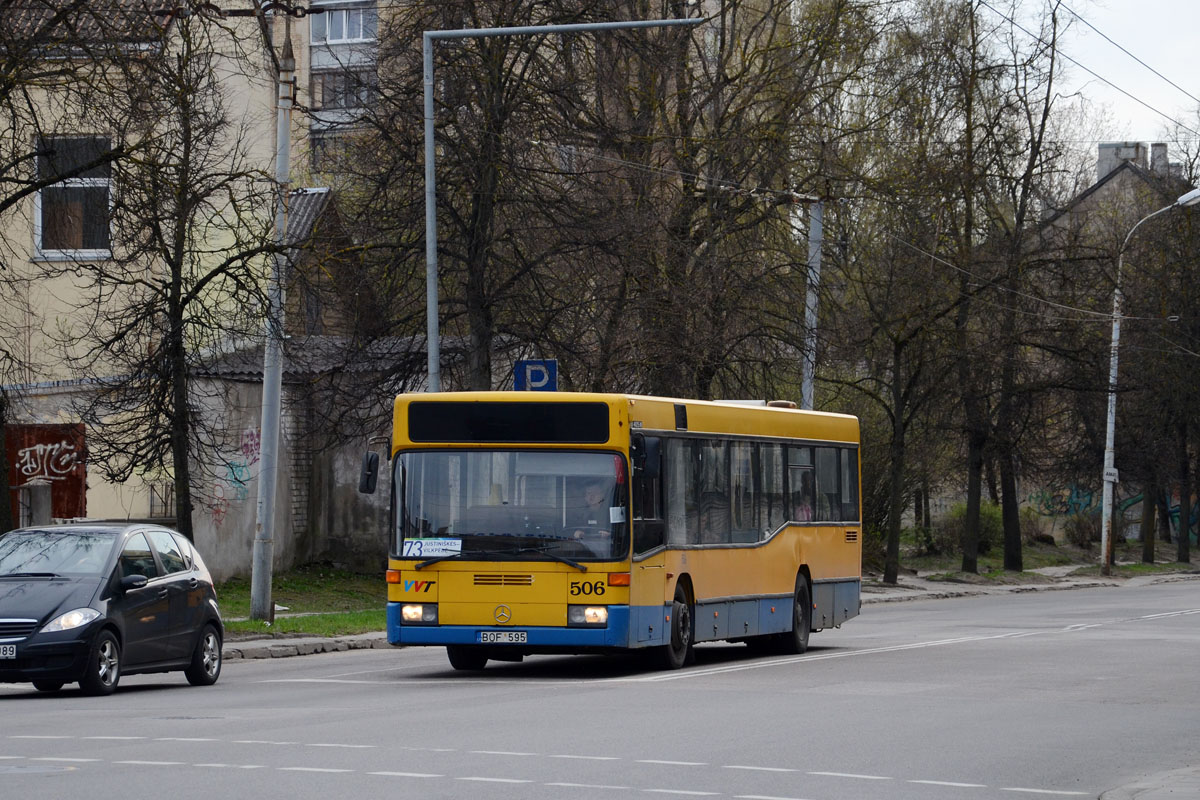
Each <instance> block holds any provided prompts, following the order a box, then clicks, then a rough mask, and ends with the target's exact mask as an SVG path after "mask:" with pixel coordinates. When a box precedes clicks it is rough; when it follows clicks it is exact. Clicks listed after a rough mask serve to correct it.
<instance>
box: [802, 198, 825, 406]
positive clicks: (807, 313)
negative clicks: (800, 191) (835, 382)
mask: <svg viewBox="0 0 1200 800" xmlns="http://www.w3.org/2000/svg"><path fill="white" fill-rule="evenodd" d="M824 215H825V207H824V203H822V202H821V201H820V200H817V201H815V202H812V203H809V204H808V291H807V293H806V294H805V296H804V364H803V377H802V378H801V381H800V407H801V408H805V409H808V410H809V411H811V410H812V409H813V407H814V404H813V392H814V388H813V383H814V374H815V373H816V369H817V301H818V299H819V298H820V294H821V244H822V241H823V240H824Z"/></svg>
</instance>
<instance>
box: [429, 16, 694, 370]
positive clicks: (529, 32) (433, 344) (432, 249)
mask: <svg viewBox="0 0 1200 800" xmlns="http://www.w3.org/2000/svg"><path fill="white" fill-rule="evenodd" d="M706 21H707V20H706V19H705V18H704V17H700V18H697V19H662V20H634V21H628V22H594V23H592V22H588V23H580V24H576V25H525V26H519V27H513V28H463V29H461V30H451V31H425V33H424V35H423V36H422V37H421V44H422V48H421V49H422V61H423V64H422V73H423V74H422V83H423V84H424V89H425V97H424V100H425V332H426V333H425V335H426V338H427V339H428V342H427V344H426V352H427V353H428V355H429V363H428V369H429V381H428V390H429V391H431V392H440V391H441V390H442V366H441V361H442V358H441V338H440V337H441V334H440V333H439V331H438V286H437V279H438V266H437V172H436V166H435V163H434V155H435V154H434V145H433V40H434V39H483V38H486V37H489V36H542V35H545V34H549V33H583V32H587V31H612V30H624V29H629V28H667V27H675V26H680V25H687V26H691V25H699V24H700V23H702V22H706Z"/></svg>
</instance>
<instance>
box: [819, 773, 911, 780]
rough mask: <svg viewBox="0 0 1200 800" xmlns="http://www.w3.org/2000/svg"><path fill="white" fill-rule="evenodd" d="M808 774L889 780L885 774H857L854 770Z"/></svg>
mask: <svg viewBox="0 0 1200 800" xmlns="http://www.w3.org/2000/svg"><path fill="white" fill-rule="evenodd" d="M807 774H808V775H823V776H825V777H826V778H857V779H859V780H863V781H891V780H895V778H889V777H887V776H886V775H859V774H858V773H855V772H809V773H807Z"/></svg>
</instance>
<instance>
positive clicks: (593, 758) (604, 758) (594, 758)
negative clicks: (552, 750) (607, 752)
mask: <svg viewBox="0 0 1200 800" xmlns="http://www.w3.org/2000/svg"><path fill="white" fill-rule="evenodd" d="M547 758H575V759H579V760H581V761H620V760H621V759H620V758H618V757H617V756H573V755H568V754H566V753H562V754H557V755H551V756H547Z"/></svg>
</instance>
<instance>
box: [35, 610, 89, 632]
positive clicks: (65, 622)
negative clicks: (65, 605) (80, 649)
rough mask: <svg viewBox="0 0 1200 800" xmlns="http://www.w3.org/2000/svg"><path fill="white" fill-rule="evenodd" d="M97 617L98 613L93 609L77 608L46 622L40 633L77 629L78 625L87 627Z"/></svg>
mask: <svg viewBox="0 0 1200 800" xmlns="http://www.w3.org/2000/svg"><path fill="white" fill-rule="evenodd" d="M99 616H100V612H99V611H97V610H96V609H94V608H77V609H75V610H74V611H68V612H67V613H65V614H59V615H58V616H57V617H55V618H54V619H52V620H50V621H49V622H47V623H46V625H45V626H44V627H43V628H42V633H54V632H55V631H69V630H71V629H72V628H78V627H79V626H80V625H87V624H88V623H89V622H91V621H92V620H94V619H96V618H97V617H99Z"/></svg>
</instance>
